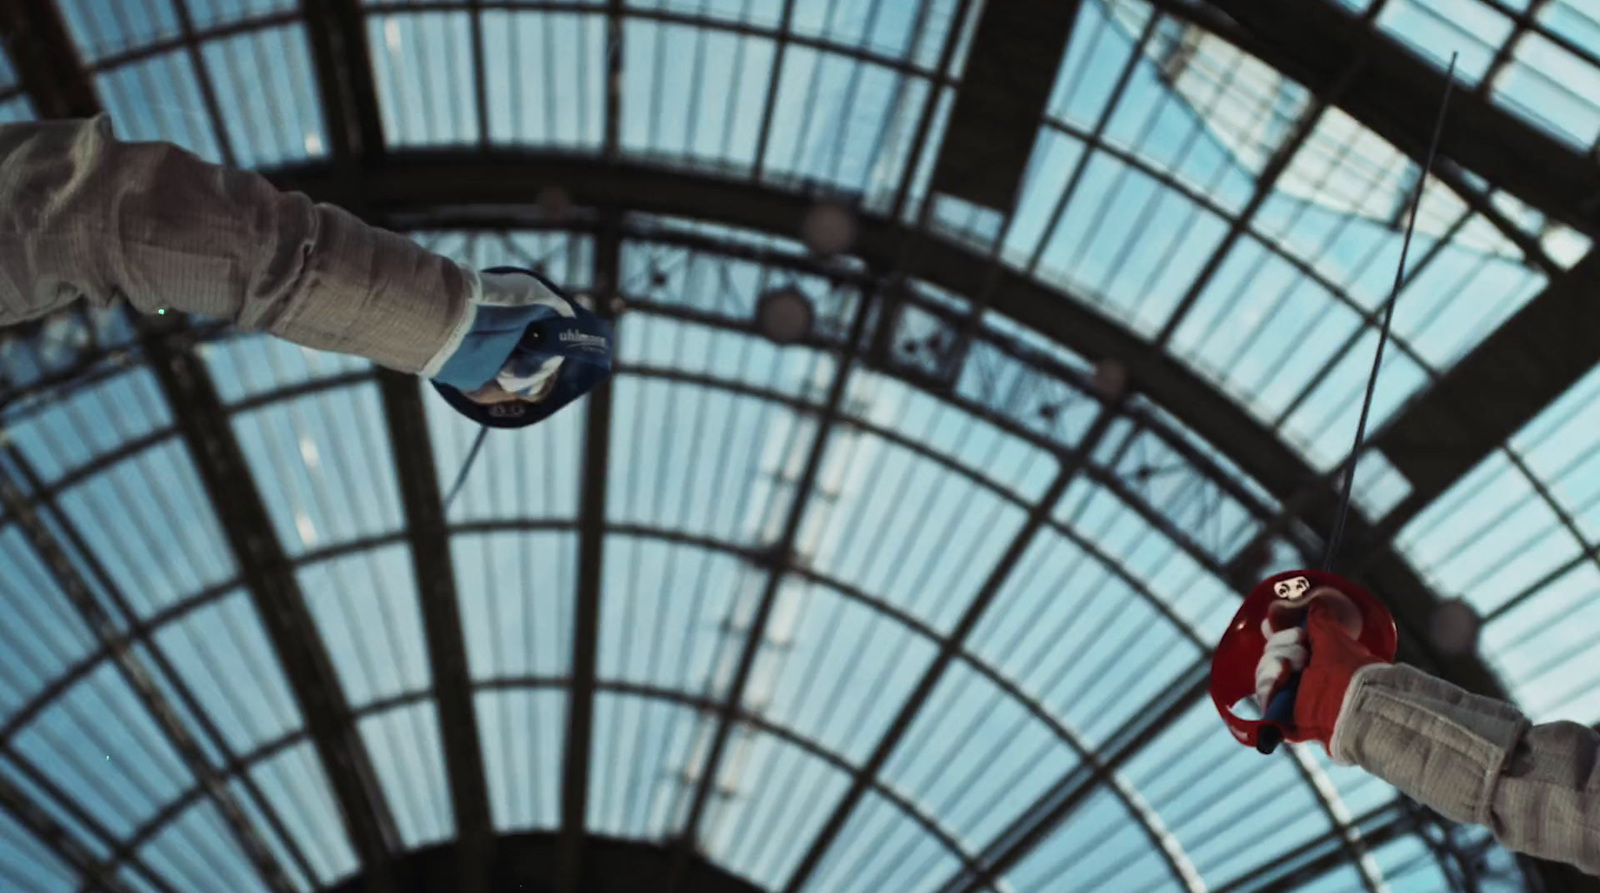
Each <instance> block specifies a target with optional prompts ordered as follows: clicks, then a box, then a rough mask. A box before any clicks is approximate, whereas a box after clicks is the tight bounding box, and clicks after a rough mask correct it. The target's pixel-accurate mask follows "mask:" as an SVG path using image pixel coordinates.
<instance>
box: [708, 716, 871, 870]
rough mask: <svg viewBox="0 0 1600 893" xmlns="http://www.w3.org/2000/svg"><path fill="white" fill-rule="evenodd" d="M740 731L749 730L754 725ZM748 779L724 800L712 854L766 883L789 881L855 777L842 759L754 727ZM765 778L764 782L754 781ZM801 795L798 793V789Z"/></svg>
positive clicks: (711, 836) (712, 834)
mask: <svg viewBox="0 0 1600 893" xmlns="http://www.w3.org/2000/svg"><path fill="white" fill-rule="evenodd" d="M737 732H738V733H741V734H749V727H748V726H741V727H740V728H739V729H738V730H737ZM754 734H755V737H754V740H753V743H752V744H751V745H750V749H751V750H752V751H753V752H754V753H753V756H752V757H751V759H750V760H749V762H748V763H747V765H748V767H749V768H748V770H747V775H746V778H747V779H752V780H751V781H749V782H747V783H746V784H744V785H742V786H740V788H739V789H738V793H737V795H736V796H735V797H734V798H733V799H732V800H729V801H726V802H725V803H723V804H720V805H719V807H718V810H717V815H716V816H715V821H714V822H711V823H709V825H708V831H707V833H706V834H705V835H703V838H704V840H703V843H702V845H703V846H704V847H705V851H706V852H707V854H708V855H710V856H711V858H712V859H715V860H716V861H717V862H718V863H719V864H721V865H723V866H725V867H727V868H728V869H729V870H730V871H732V872H733V873H735V874H737V875H739V876H741V877H744V878H747V879H749V880H750V881H752V882H754V883H756V884H758V885H760V886H761V887H762V888H763V889H767V890H776V889H780V888H781V887H782V886H783V883H784V882H785V881H786V880H787V879H788V877H789V873H790V872H792V871H793V870H794V867H795V865H796V864H798V862H799V861H800V859H801V857H802V856H803V855H804V853H805V848H806V846H807V844H808V843H809V842H810V841H812V840H814V839H815V837H816V834H817V832H819V831H821V830H822V823H823V822H825V821H826V820H827V818H828V812H827V810H828V807H829V806H830V805H831V804H833V803H835V802H837V800H838V798H839V797H841V796H843V795H844V792H845V788H846V786H847V785H848V784H849V778H848V777H847V776H846V775H845V774H844V772H843V771H842V770H840V769H839V768H838V767H837V766H836V765H834V764H832V763H829V762H827V761H825V760H823V759H822V758H821V757H818V756H816V755H815V754H813V753H811V752H809V751H807V750H804V749H802V748H801V747H799V746H797V745H795V744H791V743H789V742H788V741H784V740H781V739H778V738H777V737H775V736H773V735H769V734H762V733H754ZM754 778H759V779H761V780H762V782H761V783H759V784H757V783H754V781H753V779H754ZM797 793H798V794H799V796H796V794H797Z"/></svg>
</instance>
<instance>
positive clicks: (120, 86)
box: [95, 52, 226, 164]
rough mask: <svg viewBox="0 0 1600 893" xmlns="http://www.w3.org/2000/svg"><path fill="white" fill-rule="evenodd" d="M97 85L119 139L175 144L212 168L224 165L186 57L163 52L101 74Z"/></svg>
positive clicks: (220, 145)
mask: <svg viewBox="0 0 1600 893" xmlns="http://www.w3.org/2000/svg"><path fill="white" fill-rule="evenodd" d="M95 86H96V88H97V89H98V91H99V94H100V99H101V102H102V103H104V105H105V108H106V111H107V112H109V113H110V114H111V120H112V122H113V124H115V125H116V131H117V135H118V136H119V137H121V138H122V139H125V140H133V141H140V142H150V141H155V142H169V143H176V144H177V145H179V146H182V147H183V148H185V149H188V150H189V151H191V152H194V153H195V154H196V155H199V156H200V157H201V158H203V159H205V160H206V161H210V162H212V163H214V164H220V163H223V162H224V161H225V160H226V159H225V158H224V157H223V146H222V144H221V143H220V142H219V141H218V135H217V134H216V132H215V131H214V130H213V127H212V123H211V121H210V119H209V118H208V117H207V116H206V113H205V111H204V110H205V103H204V102H203V101H202V100H201V98H200V82H199V80H198V78H197V77H196V75H195V69H194V65H193V64H192V63H191V61H190V59H189V57H188V56H187V55H186V54H184V53H182V52H172V53H164V54H162V55H159V56H154V57H152V58H150V59H147V60H144V61H141V62H133V63H129V64H127V65H123V66H120V67H118V68H115V69H112V70H110V71H105V72H102V73H100V74H98V75H96V77H95Z"/></svg>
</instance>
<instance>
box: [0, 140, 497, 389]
mask: <svg viewBox="0 0 1600 893" xmlns="http://www.w3.org/2000/svg"><path fill="white" fill-rule="evenodd" d="M471 288H472V285H471V273H470V271H467V270H464V269H463V268H461V267H459V266H458V265H456V264H455V263H454V262H452V261H450V260H448V259H446V258H443V257H439V256H438V255H435V254H432V253H431V252H428V251H426V250H424V249H423V248H421V247H419V246H418V245H416V244H415V243H413V242H412V241H410V240H409V239H406V238H404V237H402V236H399V235H396V234H394V233H391V232H386V231H384V230H380V229H377V228H374V227H371V226H368V225H367V224H365V223H363V222H362V221H360V220H358V219H357V218H356V217H354V216H353V215H351V214H349V213H347V212H345V211H342V210H340V209H338V208H335V207H332V206H329V205H319V204H315V203H313V202H312V201H311V200H310V199H309V198H307V197H306V196H304V195H301V194H298V193H284V192H279V191H278V190H277V189H275V188H274V187H273V186H272V185H271V184H270V183H268V182H267V180H266V179H265V178H263V177H262V176H260V175H259V174H256V173H252V172H249V171H240V170H232V169H229V168H224V167H220V166H217V165H214V164H209V163H207V162H205V161H202V160H201V159H199V158H197V157H195V156H194V155H192V154H190V153H188V152H186V151H184V150H182V149H180V148H177V147H176V146H171V145H167V144H164V143H125V142H120V141H118V140H117V139H116V138H115V136H114V135H113V134H112V129H111V122H110V119H109V118H107V117H106V116H104V115H101V116H99V117H96V118H94V119H91V120H74V121H49V122H40V123H25V124H9V125H4V126H0V326H4V325H10V324H14V323H17V322H20V321H22V320H27V319H31V318H34V317H38V316H43V315H45V314H48V313H50V312H52V311H55V310H58V309H60V308H62V307H64V306H66V305H68V304H71V303H72V302H74V301H77V300H80V299H84V298H87V299H89V300H91V301H94V302H96V303H99V304H102V305H104V304H108V303H110V302H112V301H114V300H116V299H119V298H121V299H125V300H127V301H128V302H130V303H131V304H132V305H133V306H134V307H136V308H138V309H139V310H140V311H142V312H146V313H149V312H154V311H155V310H156V309H158V308H162V307H169V308H174V309H177V310H181V311H184V312H188V313H195V314H200V315H205V316H211V317H220V318H223V319H227V320H229V321H231V322H232V323H234V324H235V325H236V326H238V327H239V328H241V329H245V330H253V331H263V332H269V333H271V334H273V335H277V336H279V337H281V338H284V339H287V340H289V341H293V342H295V343H297V344H303V345H306V346H308V347H315V348H320V349H323V350H331V351H338V352H341V353H351V354H358V355H360V356H364V357H367V358H369V359H371V360H373V361H374V362H377V363H380V364H382V365H384V366H389V367H391V368H395V369H399V370H402V371H406V372H418V371H421V370H422V369H424V367H426V366H427V364H428V362H429V360H430V359H432V358H433V357H434V355H435V354H436V353H438V352H439V351H440V349H441V348H442V347H443V346H445V345H446V344H447V343H448V341H449V339H450V338H451V336H452V333H454V332H455V331H456V329H457V326H458V324H459V322H460V320H461V319H462V318H463V317H464V316H465V314H466V306H467V302H468V300H469V298H470V293H471Z"/></svg>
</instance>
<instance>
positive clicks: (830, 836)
mask: <svg viewBox="0 0 1600 893" xmlns="http://www.w3.org/2000/svg"><path fill="white" fill-rule="evenodd" d="M1116 415H1117V414H1116V411H1115V408H1114V407H1106V408H1105V409H1102V410H1101V412H1100V414H1099V415H1098V416H1097V417H1096V418H1095V420H1094V422H1093V424H1091V425H1090V426H1089V429H1088V430H1087V431H1086V432H1085V433H1084V435H1083V439H1082V441H1081V442H1080V443H1079V444H1078V447H1077V449H1076V450H1074V451H1073V453H1072V454H1071V455H1069V456H1068V457H1066V458H1064V459H1063V460H1062V463H1061V468H1060V470H1059V471H1058V472H1057V473H1056V477H1055V480H1054V481H1052V482H1051V484H1050V487H1049V489H1048V490H1046V491H1045V493H1044V495H1043V496H1042V497H1040V499H1039V501H1038V503H1037V504H1035V505H1034V507H1033V508H1032V509H1031V510H1030V511H1029V512H1028V518H1027V520H1026V521H1025V522H1024V523H1023V525H1022V528H1021V529H1020V530H1019V531H1018V532H1017V536H1016V538H1015V539H1013V540H1012V542H1011V546H1010V547H1009V548H1008V549H1007V550H1006V552H1005V554H1004V555H1002V556H1001V558H1000V560H999V562H998V563H996V564H995V567H994V569H993V570H992V571H991V572H990V574H989V577H988V579H986V580H985V581H984V584H983V586H982V587H981V588H980V589H979V590H978V593H977V596H976V597H975V598H974V599H973V601H972V604H970V605H969V606H968V607H967V610H966V613H964V614H963V615H962V616H961V620H960V621H959V622H958V623H957V624H956V626H955V628H954V629H952V630H951V632H950V635H949V637H947V638H946V639H944V640H943V641H941V642H940V643H939V653H938V655H937V656H936V657H935V658H934V659H933V661H932V662H931V663H930V664H929V666H928V669H927V670H926V671H925V672H924V673H923V676H922V679H921V680H920V681H919V682H918V683H917V687H916V688H915V689H914V690H913V691H912V693H911V696H910V697H909V698H907V699H906V702H905V704H904V705H902V706H901V708H900V712H899V713H898V714H896V716H895V718H894V721H893V722H892V723H890V725H889V728H888V730H887V731H886V732H884V734H883V737H882V738H881V739H879V741H878V744H877V746H876V747H874V748H873V751H872V756H871V757H869V758H868V759H867V762H866V764H865V765H863V766H862V768H861V773H860V774H859V775H858V776H857V777H856V779H855V780H854V781H853V782H852V783H851V785H850V788H849V790H847V791H846V792H845V795H844V797H843V798H842V799H841V800H840V801H839V805H838V806H836V807H835V808H834V811H833V813H832V814H831V815H830V816H829V817H828V821H827V822H826V823H825V824H824V825H823V827H822V830H821V831H820V832H819V833H818V834H817V837H816V839H815V840H814V841H813V842H812V844H811V846H810V848H808V849H807V850H806V854H805V856H804V858H802V859H801V861H800V864H799V865H798V866H797V867H796V868H795V870H794V873H793V874H792V875H791V876H790V877H789V880H788V882H787V883H785V884H784V885H783V890H784V893H798V891H799V890H800V889H801V888H802V887H804V886H805V884H806V882H807V881H808V880H809V879H810V878H811V875H812V873H813V872H815V871H816V869H817V867H818V865H820V864H821V862H822V857H823V855H824V854H826V852H827V851H828V848H829V847H830V846H832V845H833V842H834V840H835V839H837V838H838V836H839V834H840V832H842V831H843V830H844V826H845V822H847V821H848V820H849V818H850V815H851V813H852V812H854V811H855V807H856V806H857V804H859V803H860V802H861V798H862V797H864V796H865V795H866V793H867V787H868V783H869V781H870V780H871V779H875V778H877V776H878V773H879V772H881V771H882V770H883V767H884V765H885V764H886V763H888V761H889V757H890V755H892V754H893V753H894V751H895V748H897V747H898V746H899V745H900V741H901V739H902V738H904V737H905V734H906V732H907V731H909V730H910V728H911V723H912V721H913V720H915V719H916V716H917V714H918V713H919V712H921V710H922V706H923V705H924V704H925V703H927V700H928V698H929V697H930V696H932V694H933V690H934V689H935V688H936V687H937V686H938V684H939V681H940V680H941V679H943V678H944V674H945V671H946V670H948V669H949V668H950V664H951V663H952V662H953V661H954V660H955V658H956V655H957V654H958V653H960V651H961V650H962V649H963V648H964V647H965V644H966V639H967V636H969V635H970V634H971V633H972V631H973V629H975V628H976V627H977V625H978V621H979V620H981V619H983V615H984V613H985V612H986V611H987V610H988V609H989V605H991V604H992V603H993V602H994V600H995V598H996V597H997V596H998V595H999V594H1000V591H1001V589H1003V588H1004V587H1005V583H1006V581H1007V580H1009V579H1010V578H1011V573H1012V571H1013V570H1015V569H1016V566H1017V564H1018V563H1019V562H1020V561H1021V560H1022V556H1023V555H1024V554H1025V553H1026V552H1027V550H1028V547H1029V546H1030V545H1032V543H1033V538H1034V537H1035V536H1037V535H1038V533H1039V531H1040V530H1042V529H1044V528H1045V527H1046V526H1047V524H1048V522H1049V520H1050V515H1051V513H1052V512H1053V511H1054V510H1055V506H1056V503H1057V502H1058V501H1060V499H1061V495H1062V494H1063V493H1065V492H1066V491H1067V487H1068V486H1069V485H1070V484H1071V483H1072V481H1073V480H1074V479H1075V478H1076V477H1077V475H1078V472H1080V471H1081V470H1082V469H1083V467H1084V466H1085V465H1087V464H1088V463H1089V460H1090V457H1092V456H1093V455H1094V451H1095V450H1096V449H1097V448H1098V447H1099V445H1100V441H1101V440H1102V439H1104V438H1105V435H1106V432H1107V431H1108V430H1109V429H1110V427H1111V422H1112V421H1113V420H1115V418H1116Z"/></svg>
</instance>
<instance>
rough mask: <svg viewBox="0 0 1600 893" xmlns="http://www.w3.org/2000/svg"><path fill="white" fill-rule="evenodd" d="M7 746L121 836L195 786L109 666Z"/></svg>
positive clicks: (103, 666) (93, 674) (73, 689)
mask: <svg viewBox="0 0 1600 893" xmlns="http://www.w3.org/2000/svg"><path fill="white" fill-rule="evenodd" d="M11 747H12V748H13V749H15V751H16V752H17V753H19V754H21V755H22V756H23V758H25V759H27V760H28V761H30V762H31V763H32V764H33V765H34V766H36V767H37V768H38V769H39V771H40V772H41V773H42V774H43V775H45V776H46V777H47V778H49V779H50V780H51V782H53V783H54V784H55V785H56V786H57V787H58V788H60V789H61V790H63V791H65V792H66V793H67V795H68V796H70V797H72V798H74V799H75V800H76V801H77V802H78V804H79V805H80V806H82V807H83V809H84V811H85V812H86V813H87V814H88V815H89V816H91V817H92V818H93V819H94V820H95V821H97V822H99V823H100V824H102V825H104V826H105V827H106V828H107V829H108V830H109V831H110V832H111V833H112V834H113V835H116V836H117V837H119V838H122V837H126V836H128V835H130V834H131V833H132V832H133V831H134V829H136V828H138V827H139V826H140V825H141V824H142V823H143V822H145V821H146V820H148V819H149V818H151V817H152V816H154V815H155V814H156V812H157V811H158V810H159V809H160V808H161V807H162V806H163V805H165V804H167V803H169V802H171V801H172V800H174V799H175V798H177V797H178V796H179V795H180V794H182V793H183V792H184V791H185V790H186V789H187V788H188V787H189V786H190V785H192V784H193V783H194V780H193V778H192V777H191V776H190V775H189V773H188V771H187V770H186V769H185V768H184V765H183V761H182V759H181V758H179V756H178V753H177V751H176V750H174V749H173V747H172V745H171V744H170V743H169V742H168V740H167V738H166V737H165V735H164V734H163V733H162V732H161V731H160V729H159V728H158V727H157V726H156V723H155V720H154V719H152V718H151V717H150V715H149V713H147V712H146V711H145V708H144V705H143V703H142V702H141V701H140V700H139V697H138V696H137V695H136V694H135V693H134V691H133V689H132V688H131V687H129V685H128V683H127V682H126V681H125V680H124V678H123V676H122V673H121V670H120V669H118V667H117V666H116V665H115V664H114V663H111V662H106V663H103V664H101V665H100V666H99V667H98V668H97V669H95V670H94V671H93V672H91V673H90V674H89V675H87V676H85V677H84V678H83V680H82V681H80V682H77V683H75V684H74V685H72V686H71V687H70V688H68V689H67V690H66V691H65V692H63V693H62V694H61V695H60V697H59V698H58V699H57V700H55V701H54V702H52V703H51V705H50V706H49V707H47V708H46V709H44V710H42V711H40V713H39V714H38V716H37V717H36V718H35V719H34V720H33V721H32V722H31V723H29V724H28V725H27V726H24V727H23V728H22V729H20V730H19V731H18V732H17V734H16V736H15V737H14V738H13V739H12V740H11ZM108 757H109V759H108Z"/></svg>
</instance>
